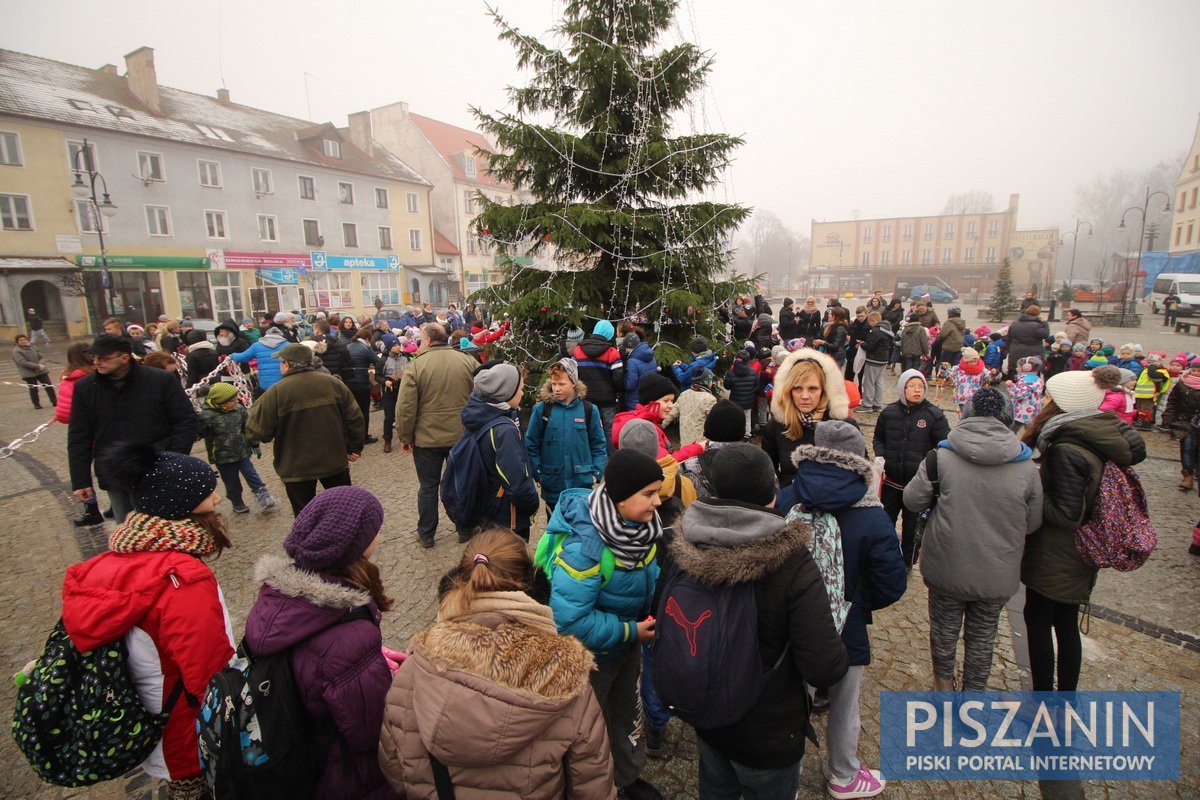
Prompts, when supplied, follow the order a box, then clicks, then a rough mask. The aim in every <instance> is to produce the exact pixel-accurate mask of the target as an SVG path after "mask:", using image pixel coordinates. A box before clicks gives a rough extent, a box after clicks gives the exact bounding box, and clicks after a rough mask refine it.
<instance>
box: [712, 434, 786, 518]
mask: <svg viewBox="0 0 1200 800" xmlns="http://www.w3.org/2000/svg"><path fill="white" fill-rule="evenodd" d="M705 474H706V475H707V476H708V480H709V482H710V483H712V487H713V493H714V494H715V495H716V496H717V497H718V498H720V499H721V500H739V501H741V502H743V503H752V504H754V505H757V506H765V505H767V504H769V503H770V502H771V501H772V500H774V499H775V494H776V491H777V489H778V485H777V483H776V479H775V466H774V465H773V464H772V463H771V457H770V456H768V455H767V454H766V453H765V452H764V451H763V450H762V448H759V447H755V446H754V445H752V444H745V443H739V444H731V445H729V446H728V447H722V448H721V449H720V450H717V452H716V453H714V454H713V457H712V460H711V461H710V462H709V463H708V465H707V466H706V467H705Z"/></svg>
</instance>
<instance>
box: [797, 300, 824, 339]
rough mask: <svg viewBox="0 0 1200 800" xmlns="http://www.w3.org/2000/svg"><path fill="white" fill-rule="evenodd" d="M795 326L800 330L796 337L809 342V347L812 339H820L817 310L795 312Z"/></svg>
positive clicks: (819, 313)
mask: <svg viewBox="0 0 1200 800" xmlns="http://www.w3.org/2000/svg"><path fill="white" fill-rule="evenodd" d="M796 324H797V326H799V328H800V332H799V333H797V334H796V335H797V336H803V337H804V338H805V339H807V340H808V341H809V345H810V346H811V344H812V340H813V339H819V338H821V312H820V310H818V309H815V308H814V309H813V310H812V311H806V310H804V309H801V310H800V311H797V312H796Z"/></svg>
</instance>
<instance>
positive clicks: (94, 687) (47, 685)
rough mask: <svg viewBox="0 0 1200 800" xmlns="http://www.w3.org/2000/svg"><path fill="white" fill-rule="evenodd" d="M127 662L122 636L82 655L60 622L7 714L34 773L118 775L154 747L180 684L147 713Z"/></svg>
mask: <svg viewBox="0 0 1200 800" xmlns="http://www.w3.org/2000/svg"><path fill="white" fill-rule="evenodd" d="M128 660H129V654H128V651H127V650H126V647H125V640H124V639H123V638H121V639H117V640H116V641H113V642H110V643H108V644H105V645H101V646H100V647H97V648H95V649H94V650H89V651H88V652H86V653H81V652H80V651H79V650H78V649H77V648H76V647H75V645H74V644H73V643H72V642H71V638H70V636H68V635H67V630H66V627H65V626H64V625H63V621H62V620H61V619H59V621H58V624H57V625H55V626H54V630H53V631H52V632H51V633H50V636H49V638H47V639H46V646H45V648H44V649H43V651H42V655H41V656H40V657H39V658H38V660H37V661H36V662H35V664H34V667H33V670H32V672H31V673H30V675H29V676H28V678H27V679H26V680H25V682H24V683H22V684H21V685H20V686H19V687H18V689H17V708H16V712H15V713H14V714H13V725H12V733H13V739H14V740H16V743H17V746H18V747H19V748H20V749H21V752H22V753H24V754H25V758H26V759H28V761H29V765H30V766H31V767H33V770H34V772H36V773H37V774H38V777H39V778H41V779H42V780H44V781H46V782H47V783H52V784H54V785H56V786H91V785H92V784H94V783H99V782H100V781H107V780H112V779H113V778H119V777H121V776H122V775H124V774H125V773H127V772H129V771H130V770H131V769H133V768H134V767H136V766H137V765H138V764H140V763H142V762H143V761H145V760H146V757H147V756H149V755H150V753H151V752H152V751H153V750H154V747H155V746H156V745H157V744H158V741H159V739H161V738H162V731H163V726H164V725H166V722H167V717H169V716H170V715H171V709H173V708H174V707H175V703H176V702H178V700H179V698H180V696H181V695H183V694H184V691H183V683H182V681H181V682H180V683H178V684H176V685H175V688H174V689H172V690H171V694H170V695H169V697H168V698H167V701H166V702H165V703H164V704H163V710H162V713H160V714H152V713H150V711H148V710H147V709H146V707H145V706H144V705H142V700H141V698H140V697H139V695H138V693H137V689H135V688H134V685H133V680H132V679H131V678H130V677H129V671H128V669H127V667H126V664H127V663H128ZM189 699H190V700H192V702H194V698H189Z"/></svg>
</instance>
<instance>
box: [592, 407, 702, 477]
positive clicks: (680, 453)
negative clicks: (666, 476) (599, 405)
mask: <svg viewBox="0 0 1200 800" xmlns="http://www.w3.org/2000/svg"><path fill="white" fill-rule="evenodd" d="M631 419H644V420H646V421H647V422H649V423H650V424H651V425H653V426H654V430H655V431H656V432H657V433H658V457H659V458H662V457H663V456H674V458H675V460H676V461H678V462H679V463H681V464H682V463H683V462H684V461H686V460H687V459H689V458H692V457H693V456H698V455H700V454H701V453H703V452H704V445H702V444H700V443H698V442H690V443H688V444H685V445H684V446H683V447H680V448H679V449H678V450H676V451H675V452H674V453H672V452H671V450H670V447H671V441H670V440H669V439H668V438H667V434H666V433H665V432H664V431H663V429H662V425H661V422H662V412H661V411H659V408H658V403H657V402H654V403H650V404H649V405H642V404H640V403H639V404H638V406H637V408H635V409H633V410H632V411H622V412H621V413H620V414H617V415H616V416H615V417H613V424H612V441H613V446H614V447H616V446H618V442H619V441H620V438H621V429H622V428H624V427H625V423H626V422H629V421H630V420H631Z"/></svg>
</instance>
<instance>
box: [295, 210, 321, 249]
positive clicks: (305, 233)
mask: <svg viewBox="0 0 1200 800" xmlns="http://www.w3.org/2000/svg"><path fill="white" fill-rule="evenodd" d="M306 222H315V223H316V224H317V235H316V237H315V238H316V239H317V241H312V242H310V241H309V240H308V228H307V226H306V225H305V224H304V223H306ZM300 236H301V237H302V238H303V239H304V244H305V245H306V246H308V247H321V246H322V245H321V242H320V241H319V240H320V239H321V238H323V237H322V235H321V220H319V219H314V218H312V217H302V218H301V219H300Z"/></svg>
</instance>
